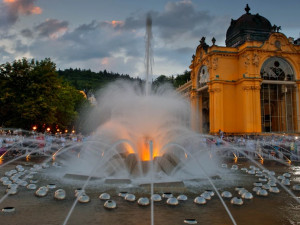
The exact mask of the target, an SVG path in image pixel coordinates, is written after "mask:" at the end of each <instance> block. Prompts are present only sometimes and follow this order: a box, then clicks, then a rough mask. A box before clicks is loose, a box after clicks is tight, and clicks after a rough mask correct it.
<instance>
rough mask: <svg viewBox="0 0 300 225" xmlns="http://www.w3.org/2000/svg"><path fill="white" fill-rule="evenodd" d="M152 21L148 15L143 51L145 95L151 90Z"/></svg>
mask: <svg viewBox="0 0 300 225" xmlns="http://www.w3.org/2000/svg"><path fill="white" fill-rule="evenodd" d="M151 42H152V19H151V16H150V15H149V14H148V16H147V19H146V51H145V61H146V62H145V67H146V81H145V93H146V95H149V92H150V89H151V78H152V64H153V56H152V47H151Z"/></svg>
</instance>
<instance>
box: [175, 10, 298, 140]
mask: <svg viewBox="0 0 300 225" xmlns="http://www.w3.org/2000/svg"><path fill="white" fill-rule="evenodd" d="M245 10H246V13H245V14H244V15H242V16H241V17H240V18H239V19H237V20H232V21H231V24H230V27H229V28H228V31H227V34H226V47H224V46H217V45H215V39H214V38H213V40H212V43H213V44H212V45H211V46H209V45H208V44H207V43H206V42H205V38H204V37H203V38H202V39H201V40H200V44H199V45H198V47H197V49H196V53H195V55H193V59H192V61H191V65H190V69H191V81H190V82H188V83H187V84H185V85H183V86H182V87H180V88H179V89H178V91H180V92H182V93H185V95H186V96H188V97H189V98H190V102H191V108H192V121H191V126H192V128H193V129H194V130H196V131H199V132H203V133H217V132H218V131H219V130H222V131H224V132H226V133H232V134H244V133H248V134H250V133H262V132H263V133H264V132H265V133H270V132H272V133H274V132H275V133H277V132H278V133H299V132H300V108H299V103H300V91H299V90H300V45H299V39H298V40H296V41H294V40H293V39H292V38H287V37H286V36H285V35H284V34H282V33H280V32H279V30H280V27H278V26H276V25H274V26H271V23H270V22H269V21H268V20H267V19H266V18H264V17H262V16H260V15H258V14H256V15H252V14H251V13H250V12H249V11H250V8H249V7H248V5H247V7H246V8H245Z"/></svg>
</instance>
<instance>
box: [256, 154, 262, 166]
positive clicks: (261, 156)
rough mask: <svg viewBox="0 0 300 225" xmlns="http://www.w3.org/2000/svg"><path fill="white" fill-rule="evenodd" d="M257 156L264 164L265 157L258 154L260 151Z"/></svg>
mask: <svg viewBox="0 0 300 225" xmlns="http://www.w3.org/2000/svg"><path fill="white" fill-rule="evenodd" d="M257 156H258V157H259V158H260V160H259V161H260V163H261V164H264V158H263V157H262V156H261V155H260V154H258V153H257Z"/></svg>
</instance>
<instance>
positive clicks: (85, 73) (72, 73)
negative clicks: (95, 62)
mask: <svg viewBox="0 0 300 225" xmlns="http://www.w3.org/2000/svg"><path fill="white" fill-rule="evenodd" d="M58 74H59V76H60V77H62V78H63V79H64V80H66V81H67V82H69V83H70V84H71V85H73V86H74V87H75V88H76V89H78V90H84V91H85V92H86V93H89V92H95V91H96V90H99V89H101V88H103V87H105V86H106V85H107V84H108V83H110V82H113V81H115V80H118V79H123V80H127V81H135V82H139V83H141V84H142V83H143V80H141V79H140V78H133V77H130V76H129V75H128V74H119V73H114V72H108V71H106V70H104V71H99V72H97V73H96V72H93V71H91V70H82V69H77V68H76V69H72V68H70V69H65V70H58ZM190 75H191V73H190V71H185V72H184V73H183V74H179V75H176V76H166V75H160V76H159V77H157V78H156V79H155V80H154V81H153V85H154V86H159V85H161V84H163V83H169V84H171V85H172V86H174V87H175V88H177V87H179V86H180V85H183V84H185V83H186V82H187V81H189V80H190Z"/></svg>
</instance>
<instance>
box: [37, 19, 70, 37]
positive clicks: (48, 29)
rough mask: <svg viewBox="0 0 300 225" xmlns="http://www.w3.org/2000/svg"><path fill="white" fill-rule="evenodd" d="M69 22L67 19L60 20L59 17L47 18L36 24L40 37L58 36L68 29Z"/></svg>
mask: <svg viewBox="0 0 300 225" xmlns="http://www.w3.org/2000/svg"><path fill="white" fill-rule="evenodd" d="M68 25H69V23H68V22H67V21H59V20H57V19H47V20H46V21H45V22H43V23H41V24H39V25H37V26H35V28H34V30H36V31H37V33H38V34H39V36H40V37H50V38H52V39H55V38H58V36H61V35H62V34H64V33H65V32H66V31H67V30H68Z"/></svg>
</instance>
